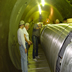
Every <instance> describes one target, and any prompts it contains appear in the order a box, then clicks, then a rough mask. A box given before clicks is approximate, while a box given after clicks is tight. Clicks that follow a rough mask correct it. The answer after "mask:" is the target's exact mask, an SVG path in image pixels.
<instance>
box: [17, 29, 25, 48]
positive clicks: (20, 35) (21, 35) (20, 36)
mask: <svg viewBox="0 0 72 72" xmlns="http://www.w3.org/2000/svg"><path fill="white" fill-rule="evenodd" d="M17 34H18V43H19V44H20V45H23V47H24V48H25V49H26V46H25V38H24V33H23V30H22V29H21V28H19V29H18V32H17Z"/></svg>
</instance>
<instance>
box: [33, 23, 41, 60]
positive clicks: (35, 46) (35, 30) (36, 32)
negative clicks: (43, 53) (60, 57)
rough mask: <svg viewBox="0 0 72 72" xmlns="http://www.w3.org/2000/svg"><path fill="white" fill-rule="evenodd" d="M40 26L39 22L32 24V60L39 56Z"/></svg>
mask: <svg viewBox="0 0 72 72" xmlns="http://www.w3.org/2000/svg"><path fill="white" fill-rule="evenodd" d="M41 26H42V25H41V24H40V23H38V24H34V27H33V33H32V42H33V60H34V61H37V59H36V58H39V56H38V40H39V37H40V28H41ZM35 57H36V58H35Z"/></svg>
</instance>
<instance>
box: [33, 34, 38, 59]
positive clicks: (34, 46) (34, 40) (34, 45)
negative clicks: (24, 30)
mask: <svg viewBox="0 0 72 72" xmlns="http://www.w3.org/2000/svg"><path fill="white" fill-rule="evenodd" d="M32 42H33V59H34V58H35V56H38V37H37V36H34V35H33V36H32Z"/></svg>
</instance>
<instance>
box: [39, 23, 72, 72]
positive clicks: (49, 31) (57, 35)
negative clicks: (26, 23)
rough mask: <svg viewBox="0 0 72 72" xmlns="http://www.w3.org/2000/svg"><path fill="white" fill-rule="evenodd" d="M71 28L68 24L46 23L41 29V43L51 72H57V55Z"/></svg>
mask: <svg viewBox="0 0 72 72" xmlns="http://www.w3.org/2000/svg"><path fill="white" fill-rule="evenodd" d="M71 28H72V26H71V25H70V24H48V25H47V26H45V27H44V28H43V29H42V30H41V36H40V40H41V45H42V47H43V49H44V52H45V55H46V57H47V60H48V63H49V65H50V69H51V71H52V72H58V71H56V66H57V65H56V63H57V60H58V55H59V52H60V50H61V48H62V47H63V44H64V42H65V40H66V38H67V36H68V35H69V33H70V31H71V30H72V29H71ZM63 52H64V51H63Z"/></svg>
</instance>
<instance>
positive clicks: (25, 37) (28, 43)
mask: <svg viewBox="0 0 72 72" xmlns="http://www.w3.org/2000/svg"><path fill="white" fill-rule="evenodd" d="M24 38H25V41H26V42H27V43H28V44H29V45H30V41H28V40H27V38H26V35H25V34H24Z"/></svg>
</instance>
